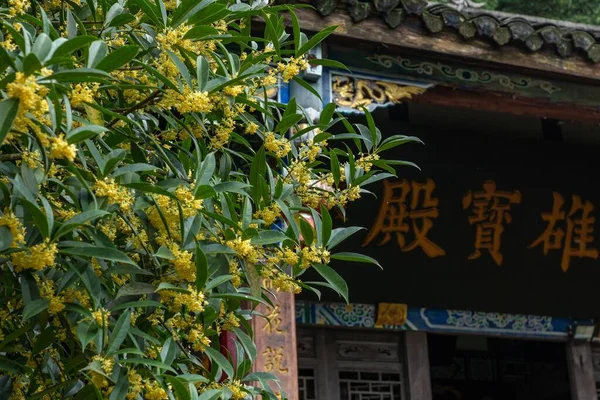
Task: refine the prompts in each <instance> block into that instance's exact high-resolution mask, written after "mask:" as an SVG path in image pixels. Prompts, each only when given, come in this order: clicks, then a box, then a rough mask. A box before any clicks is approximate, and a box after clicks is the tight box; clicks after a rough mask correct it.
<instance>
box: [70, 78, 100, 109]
mask: <svg viewBox="0 0 600 400" xmlns="http://www.w3.org/2000/svg"><path fill="white" fill-rule="evenodd" d="M99 87H100V84H99V83H78V84H76V85H75V86H73V88H72V90H71V96H70V100H71V106H73V107H79V106H81V105H83V104H84V103H91V102H93V101H94V93H97V92H98V88H99Z"/></svg>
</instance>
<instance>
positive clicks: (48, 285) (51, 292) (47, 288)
mask: <svg viewBox="0 0 600 400" xmlns="http://www.w3.org/2000/svg"><path fill="white" fill-rule="evenodd" d="M36 277H37V276H36ZM54 286H55V285H54V281H52V280H41V279H39V280H38V287H39V289H40V296H41V297H42V298H44V299H48V300H50V305H48V312H49V313H50V314H54V315H56V314H58V313H59V312H61V311H62V310H64V309H65V304H64V301H65V298H64V296H61V295H56V294H55V287H54Z"/></svg>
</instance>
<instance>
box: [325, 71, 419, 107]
mask: <svg viewBox="0 0 600 400" xmlns="http://www.w3.org/2000/svg"><path fill="white" fill-rule="evenodd" d="M332 92H333V99H334V102H335V104H337V105H338V106H340V107H343V108H354V109H358V108H361V107H369V106H373V105H374V106H384V105H388V104H397V103H400V102H401V101H402V100H405V99H410V98H412V97H413V96H415V95H419V94H422V93H424V92H425V89H424V88H420V87H416V86H404V85H400V84H398V83H394V82H385V81H376V80H370V79H360V78H352V77H349V76H343V75H334V76H332Z"/></svg>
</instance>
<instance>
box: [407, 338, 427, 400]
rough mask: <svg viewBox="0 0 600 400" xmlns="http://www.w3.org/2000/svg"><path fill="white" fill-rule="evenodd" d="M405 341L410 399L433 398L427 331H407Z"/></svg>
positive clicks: (422, 399)
mask: <svg viewBox="0 0 600 400" xmlns="http://www.w3.org/2000/svg"><path fill="white" fill-rule="evenodd" d="M404 343H405V346H404V351H405V352H404V354H405V357H404V360H405V363H406V377H407V382H406V392H407V394H408V399H409V400H431V399H432V396H431V378H430V375H429V351H428V349H427V333H425V332H406V333H405V341H404Z"/></svg>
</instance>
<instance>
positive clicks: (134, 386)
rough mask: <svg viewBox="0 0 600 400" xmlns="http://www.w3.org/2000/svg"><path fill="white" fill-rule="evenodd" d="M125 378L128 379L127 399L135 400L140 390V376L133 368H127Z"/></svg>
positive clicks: (141, 387)
mask: <svg viewBox="0 0 600 400" xmlns="http://www.w3.org/2000/svg"><path fill="white" fill-rule="evenodd" d="M127 378H128V379H129V391H128V392H127V400H135V399H137V397H138V395H139V394H140V393H141V392H142V389H143V386H142V377H141V375H139V374H138V373H137V372H135V370H134V369H131V368H129V369H127Z"/></svg>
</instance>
